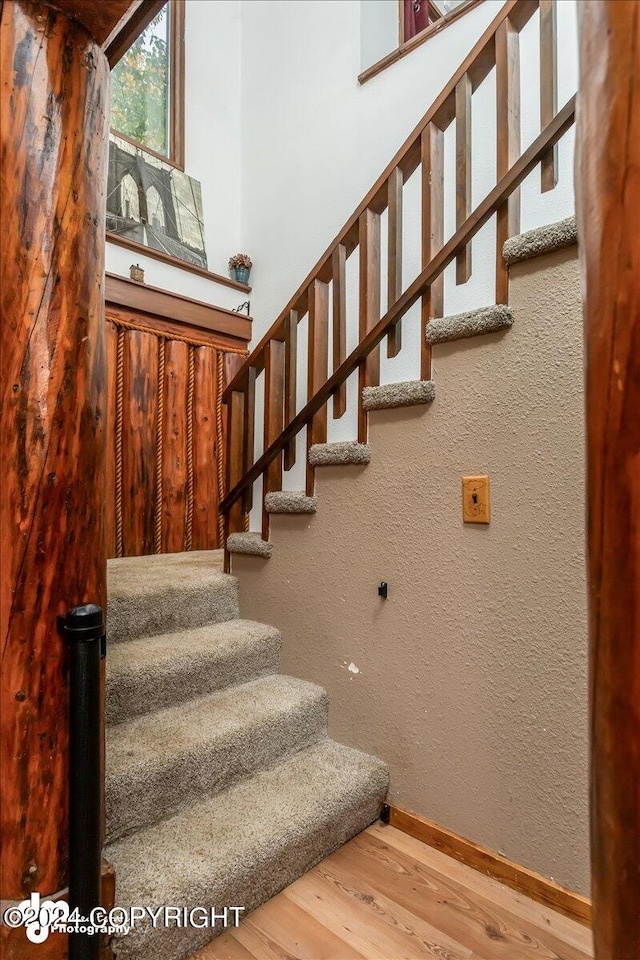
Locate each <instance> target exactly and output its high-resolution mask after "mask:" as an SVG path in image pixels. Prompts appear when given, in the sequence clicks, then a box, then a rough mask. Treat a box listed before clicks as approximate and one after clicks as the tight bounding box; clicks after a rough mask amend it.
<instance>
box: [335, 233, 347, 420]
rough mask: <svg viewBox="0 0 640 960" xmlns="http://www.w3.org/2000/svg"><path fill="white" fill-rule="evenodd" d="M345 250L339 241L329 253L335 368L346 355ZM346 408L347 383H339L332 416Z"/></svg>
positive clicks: (341, 413)
mask: <svg viewBox="0 0 640 960" xmlns="http://www.w3.org/2000/svg"><path fill="white" fill-rule="evenodd" d="M346 276H347V251H346V249H345V246H344V244H343V243H339V244H338V246H337V247H336V248H335V250H334V251H333V253H332V255H331V277H332V280H333V285H332V287H333V289H332V302H333V318H332V325H333V350H332V353H333V358H332V359H333V369H334V370H337V369H338V367H339V366H340V364H341V363H342V361H343V360H344V359H345V357H346V355H347V283H346ZM346 409H347V385H346V383H341V384H340V386H339V387H338V389H337V390H336V392H335V393H334V395H333V418H334V420H339V419H340V417H341V416H342V415H343V414H344V412H345V410H346Z"/></svg>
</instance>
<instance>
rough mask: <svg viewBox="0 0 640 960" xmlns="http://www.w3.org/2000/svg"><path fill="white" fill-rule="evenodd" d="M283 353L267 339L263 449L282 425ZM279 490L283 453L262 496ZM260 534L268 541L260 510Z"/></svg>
mask: <svg viewBox="0 0 640 960" xmlns="http://www.w3.org/2000/svg"><path fill="white" fill-rule="evenodd" d="M284 354H285V345H284V343H283V342H282V341H281V340H270V341H269V343H268V344H267V349H266V353H265V362H264V446H265V449H266V448H267V447H268V446H269V445H270V444H271V443H273V441H274V440H276V439H277V438H278V437H279V435H280V433H281V432H282V428H283V426H284ZM281 489H282V454H281V453H279V454H278V456H277V457H275V459H274V460H272V461H271V463H270V464H269V466H268V467H267V469H266V470H265V472H264V476H263V480H262V496H263V500H264V496H265V494H267V493H270V492H271V491H272V490H281ZM262 535H263V538H264V539H265V540H268V538H269V515H268V514H267V512H266V510H264V509H263V511H262Z"/></svg>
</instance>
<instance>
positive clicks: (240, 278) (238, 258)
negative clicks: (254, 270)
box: [229, 253, 253, 283]
mask: <svg viewBox="0 0 640 960" xmlns="http://www.w3.org/2000/svg"><path fill="white" fill-rule="evenodd" d="M252 266H253V264H252V263H251V257H248V256H247V254H246V253H236V254H235V256H233V257H231V258H230V260H229V270H231V274H232V276H233V279H234V280H235V281H236V283H249V273H250V271H251V267H252Z"/></svg>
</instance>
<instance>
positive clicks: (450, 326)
mask: <svg viewBox="0 0 640 960" xmlns="http://www.w3.org/2000/svg"><path fill="white" fill-rule="evenodd" d="M512 323H513V313H512V312H511V310H510V309H509V307H506V306H503V305H502V304H496V305H494V306H491V307H480V309H478V310H468V311H466V313H457V314H453V315H451V316H449V317H437V318H436V319H435V320H430V321H429V323H428V324H427V341H428V342H429V343H430V344H435V343H448V342H449V341H450V340H464V339H466V338H467V337H478V336H482V335H483V334H485V333H495V332H496V331H498V330H505V329H508V328H509V327H510V326H511V325H512Z"/></svg>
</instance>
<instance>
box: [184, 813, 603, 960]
mask: <svg viewBox="0 0 640 960" xmlns="http://www.w3.org/2000/svg"><path fill="white" fill-rule="evenodd" d="M591 957H593V950H592V939H591V931H590V930H589V929H587V928H586V927H583V926H581V925H580V924H578V923H576V922H575V921H573V920H569V919H567V918H566V917H564V916H562V915H561V914H559V913H555V912H554V911H553V910H550V909H549V908H547V907H544V906H542V905H541V904H539V903H536V902H535V901H533V900H529V899H528V898H527V897H525V896H523V895H522V894H520V893H516V892H515V891H513V890H510V889H509V888H508V887H505V886H503V885H502V884H501V883H498V882H497V881H496V880H491V879H490V878H489V877H485V876H483V875H482V874H481V873H479V872H478V871H476V870H473V869H471V868H470V867H467V866H465V865H464V864H461V863H458V861H457V860H453V859H452V858H451V857H448V856H445V855H444V854H442V853H440V852H439V851H438V850H434V849H433V848H432V847H429V846H427V845H426V844H424V843H421V842H420V841H419V840H415V839H414V838H413V837H409V836H408V835H407V834H405V833H402V832H401V831H399V830H396V829H395V828H394V827H390V826H384V825H383V824H381V823H376V824H374V825H373V826H372V827H370V828H369V829H368V830H365V832H364V833H361V834H360V835H359V836H358V837H356V838H355V839H354V840H351V842H350V843H347V844H346V845H345V846H344V847H342V849H340V850H338V851H337V852H336V853H334V854H332V856H330V857H327V859H326V860H323V861H322V863H319V864H318V866H317V867H314V869H313V870H310V871H309V873H307V874H305V876H303V877H301V878H300V879H299V880H296V882H295V883H292V884H291V886H289V887H287V888H286V890H283V891H282V893H280V894H278V896H277V897H274V898H273V899H272V900H270V901H268V902H267V903H265V904H264V905H263V906H262V907H260V908H259V909H258V910H255V911H254V912H253V913H251V914H249V915H248V916H247V917H246V919H245V920H243V921H242V922H241V924H240V926H239V927H238V928H237V929H235V930H228V931H227V932H226V933H224V934H223V935H222V936H221V937H219V938H218V939H217V940H214V941H213V942H212V943H210V944H208V945H207V946H206V947H204V948H203V949H202V950H200V951H199V952H198V953H197V954H196V955H195V956H194V957H193V958H192V960H349V958H366V960H424V958H434V960H436V958H437V960H528V958H531V960H534V958H535V960H554V958H555V960H586V958H591Z"/></svg>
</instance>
